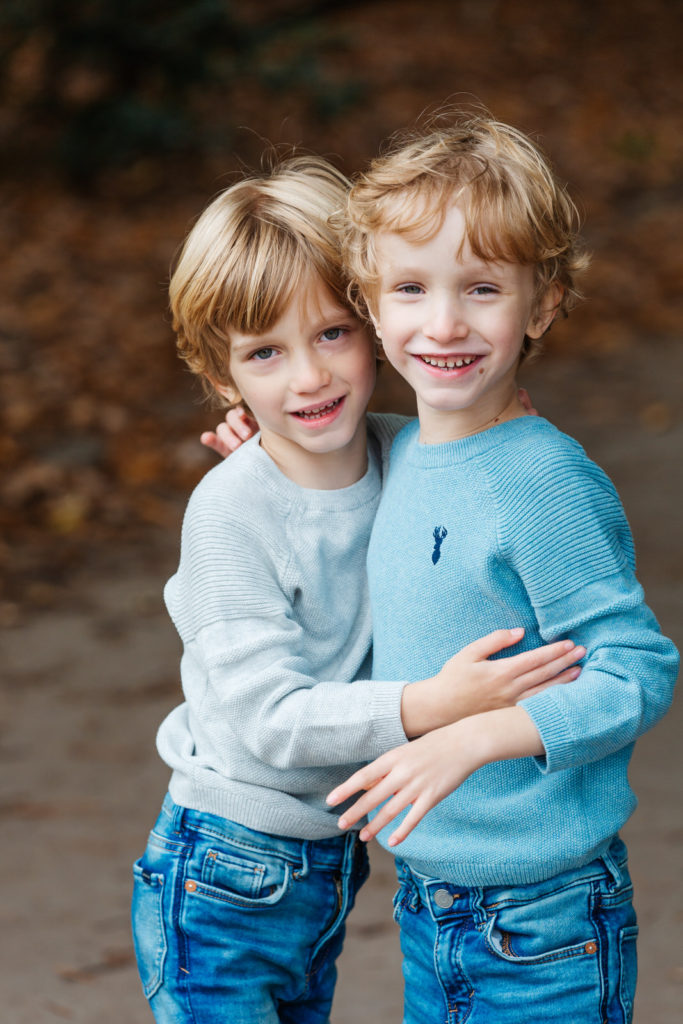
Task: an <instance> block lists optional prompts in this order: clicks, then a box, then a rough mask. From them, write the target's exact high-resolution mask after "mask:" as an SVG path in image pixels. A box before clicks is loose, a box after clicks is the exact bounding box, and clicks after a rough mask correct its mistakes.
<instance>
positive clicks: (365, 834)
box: [358, 828, 370, 843]
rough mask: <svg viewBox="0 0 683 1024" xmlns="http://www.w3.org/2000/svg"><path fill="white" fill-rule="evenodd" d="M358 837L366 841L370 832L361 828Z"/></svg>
mask: <svg viewBox="0 0 683 1024" xmlns="http://www.w3.org/2000/svg"><path fill="white" fill-rule="evenodd" d="M358 838H359V839H362V840H363V842H364V843H367V841H368V839H369V838H370V833H369V832H368V831H367V829H364V828H362V829H361V830H360V832H359V833H358Z"/></svg>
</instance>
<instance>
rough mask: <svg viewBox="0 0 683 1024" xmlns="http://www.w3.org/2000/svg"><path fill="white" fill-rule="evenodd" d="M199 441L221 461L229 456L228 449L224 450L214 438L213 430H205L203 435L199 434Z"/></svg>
mask: <svg viewBox="0 0 683 1024" xmlns="http://www.w3.org/2000/svg"><path fill="white" fill-rule="evenodd" d="M199 440H200V441H201V443H202V444H203V445H204V446H205V447H206V448H210V449H211V450H212V451H214V452H215V453H216V455H220V457H221V458H222V459H224V458H225V457H226V456H227V455H229V454H230V451H229V449H226V447H225V445H224V444H223V442H222V441H221V440H220V438H219V437H217V436H216V434H215V433H214V432H213V430H205V431H204V433H203V434H200V436H199Z"/></svg>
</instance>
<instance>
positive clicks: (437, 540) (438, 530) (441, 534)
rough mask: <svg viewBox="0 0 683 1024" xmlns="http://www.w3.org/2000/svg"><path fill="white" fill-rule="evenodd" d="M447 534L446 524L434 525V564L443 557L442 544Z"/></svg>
mask: <svg viewBox="0 0 683 1024" xmlns="http://www.w3.org/2000/svg"><path fill="white" fill-rule="evenodd" d="M447 536H448V530H447V529H446V527H445V526H435V527H434V550H433V551H432V562H433V564H434V565H436V563H437V562H438V561H439V559H440V558H441V545H442V544H443V542H444V540H445V538H446V537H447Z"/></svg>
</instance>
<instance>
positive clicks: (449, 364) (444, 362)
mask: <svg viewBox="0 0 683 1024" xmlns="http://www.w3.org/2000/svg"><path fill="white" fill-rule="evenodd" d="M476 358H477V357H476V356H463V357H462V358H458V359H435V358H434V357H433V356H422V360H423V361H424V362H425V363H428V365H429V366H437V367H439V369H447V370H453V369H455V368H456V367H457V368H458V369H459V368H460V367H461V366H469V365H470V363H473V362H474V360H475V359H476Z"/></svg>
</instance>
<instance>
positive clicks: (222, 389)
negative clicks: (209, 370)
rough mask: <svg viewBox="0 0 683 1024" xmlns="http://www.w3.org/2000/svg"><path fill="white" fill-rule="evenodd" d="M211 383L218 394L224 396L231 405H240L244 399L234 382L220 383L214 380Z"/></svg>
mask: <svg viewBox="0 0 683 1024" xmlns="http://www.w3.org/2000/svg"><path fill="white" fill-rule="evenodd" d="M211 384H212V386H213V388H214V390H215V391H216V393H217V394H219V395H220V396H221V398H224V399H225V400H226V402H229V403H230V405H238V404H239V403H240V402H241V401H242V396H241V395H240V393H239V391H238V390H237V388H236V387H233V386H232V384H218V383H217V381H215V380H212V381H211Z"/></svg>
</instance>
